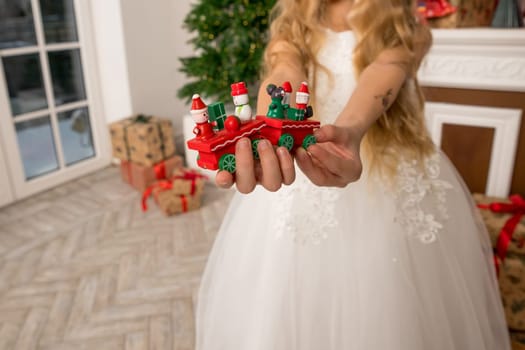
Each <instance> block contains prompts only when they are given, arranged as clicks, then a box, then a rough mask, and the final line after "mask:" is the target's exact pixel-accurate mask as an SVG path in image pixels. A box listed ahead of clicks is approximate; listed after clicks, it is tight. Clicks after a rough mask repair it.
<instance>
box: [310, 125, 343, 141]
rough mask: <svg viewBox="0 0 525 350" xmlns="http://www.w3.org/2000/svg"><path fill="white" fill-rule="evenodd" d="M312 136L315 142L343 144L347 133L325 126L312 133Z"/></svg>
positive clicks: (337, 128) (332, 126) (339, 128)
mask: <svg viewBox="0 0 525 350" xmlns="http://www.w3.org/2000/svg"><path fill="white" fill-rule="evenodd" d="M314 136H315V139H316V140H317V142H329V141H331V142H334V143H345V142H346V141H347V138H348V133H347V132H345V130H344V129H343V128H341V127H337V126H335V125H331V124H327V125H323V126H322V127H321V128H319V129H317V130H315V131H314Z"/></svg>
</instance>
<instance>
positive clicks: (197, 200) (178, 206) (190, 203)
mask: <svg viewBox="0 0 525 350" xmlns="http://www.w3.org/2000/svg"><path fill="white" fill-rule="evenodd" d="M152 194H153V198H154V199H155V203H157V205H158V206H159V208H160V210H161V211H162V212H163V213H164V214H165V215H166V216H172V215H175V214H179V213H186V212H188V211H192V210H196V209H198V208H200V206H201V194H200V193H199V194H195V195H180V194H178V193H177V192H176V191H173V183H172V182H171V181H168V180H161V181H158V182H156V183H155V184H154V185H152V186H150V187H148V188H147V189H146V190H145V191H144V193H143V195H142V210H143V211H147V210H148V206H147V201H148V198H149V197H150V196H151V195H152Z"/></svg>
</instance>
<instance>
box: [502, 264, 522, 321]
mask: <svg viewBox="0 0 525 350" xmlns="http://www.w3.org/2000/svg"><path fill="white" fill-rule="evenodd" d="M498 270H499V274H498V275H499V276H498V281H499V286H500V292H501V297H502V299H503V308H504V309H505V316H506V318H507V324H508V326H509V328H510V329H511V330H514V331H525V256H524V255H519V254H509V255H508V256H507V257H506V259H505V261H504V262H503V263H502V264H500V266H499V269H498Z"/></svg>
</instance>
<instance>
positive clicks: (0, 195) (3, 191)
mask: <svg viewBox="0 0 525 350" xmlns="http://www.w3.org/2000/svg"><path fill="white" fill-rule="evenodd" d="M0 129H1V127H0ZM0 141H2V140H0ZM2 149H3V148H2V144H1V142H0V207H1V206H3V205H6V204H9V203H11V202H12V201H14V200H15V197H14V195H13V191H12V189H11V182H10V181H9V174H8V172H7V163H6V161H5V158H4V152H2Z"/></svg>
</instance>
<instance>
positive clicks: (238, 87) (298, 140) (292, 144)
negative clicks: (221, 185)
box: [187, 82, 320, 173]
mask: <svg viewBox="0 0 525 350" xmlns="http://www.w3.org/2000/svg"><path fill="white" fill-rule="evenodd" d="M266 91H267V93H268V94H269V95H270V97H271V103H270V105H269V106H268V112H267V113H266V115H257V116H255V117H253V116H252V110H251V107H250V105H249V103H248V90H247V88H246V85H245V83H244V82H238V83H234V84H232V85H231V96H232V98H233V103H234V105H235V113H234V114H233V115H228V114H227V113H226V111H225V107H224V103H222V102H215V103H212V104H210V105H206V104H205V103H204V102H203V101H202V99H201V97H200V96H199V95H198V94H195V95H193V97H192V105H191V115H192V118H193V120H194V121H195V128H194V129H193V133H194V134H195V138H193V139H191V140H188V141H187V144H188V148H189V149H192V150H196V151H198V156H197V165H198V166H200V167H201V168H204V169H210V170H217V169H219V170H226V171H229V172H230V173H233V172H235V144H236V143H237V141H238V140H240V139H241V138H243V137H248V138H249V139H250V140H251V143H252V150H253V154H254V157H255V158H258V152H257V144H258V143H259V141H260V140H261V139H267V140H269V141H270V142H271V143H272V144H273V145H276V146H284V147H286V148H287V149H288V150H289V151H290V152H293V151H294V150H295V149H296V148H297V147H304V148H305V149H306V148H308V146H310V145H311V144H314V143H315V142H316V140H315V137H314V136H313V131H314V129H317V128H319V126H320V123H319V122H318V121H312V120H308V119H309V118H310V117H312V116H313V112H312V108H311V106H309V105H308V101H309V97H310V94H309V91H308V85H307V83H306V82H303V83H301V86H300V88H299V89H298V91H297V92H296V106H295V107H291V106H290V104H289V99H290V95H291V93H292V89H291V86H290V83H289V82H285V83H284V84H283V86H276V85H274V84H269V85H268V86H267V88H266Z"/></svg>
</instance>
